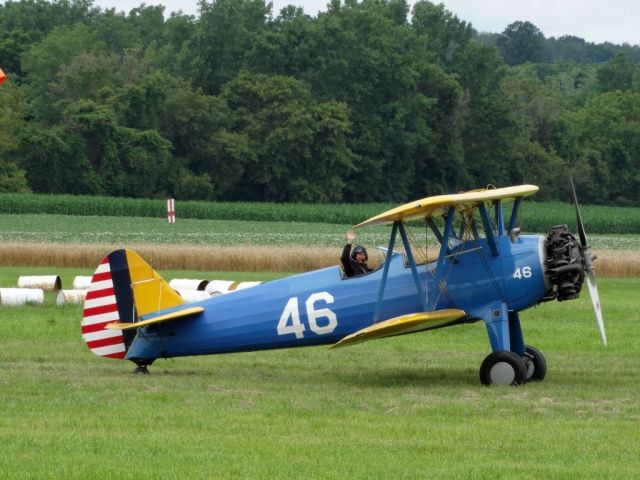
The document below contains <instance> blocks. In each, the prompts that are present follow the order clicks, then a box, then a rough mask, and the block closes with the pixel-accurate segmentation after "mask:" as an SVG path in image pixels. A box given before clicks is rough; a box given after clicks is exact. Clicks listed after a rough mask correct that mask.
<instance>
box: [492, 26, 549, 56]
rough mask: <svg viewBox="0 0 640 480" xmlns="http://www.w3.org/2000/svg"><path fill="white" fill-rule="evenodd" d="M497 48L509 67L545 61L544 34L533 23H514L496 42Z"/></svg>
mask: <svg viewBox="0 0 640 480" xmlns="http://www.w3.org/2000/svg"><path fill="white" fill-rule="evenodd" d="M496 47H498V51H499V52H500V53H501V55H502V57H503V58H504V61H505V62H507V63H508V64H509V65H520V64H522V63H526V62H533V63H536V62H542V61H544V60H545V41H544V34H543V33H542V32H541V31H540V29H539V28H538V27H536V26H535V25H534V24H533V23H531V22H514V23H512V24H510V25H508V26H507V28H506V29H505V30H504V32H502V34H501V35H500V37H498V39H497V40H496Z"/></svg>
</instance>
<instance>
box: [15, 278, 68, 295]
mask: <svg viewBox="0 0 640 480" xmlns="http://www.w3.org/2000/svg"><path fill="white" fill-rule="evenodd" d="M18 287H19V288H41V289H42V290H44V291H46V292H57V291H59V290H61V289H62V281H61V280H60V275H30V276H22V277H19V278H18Z"/></svg>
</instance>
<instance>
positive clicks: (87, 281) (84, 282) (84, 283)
mask: <svg viewBox="0 0 640 480" xmlns="http://www.w3.org/2000/svg"><path fill="white" fill-rule="evenodd" d="M92 278H93V277H85V276H83V275H77V276H76V277H75V278H74V279H73V289H74V290H87V289H88V288H89V285H91V279H92Z"/></svg>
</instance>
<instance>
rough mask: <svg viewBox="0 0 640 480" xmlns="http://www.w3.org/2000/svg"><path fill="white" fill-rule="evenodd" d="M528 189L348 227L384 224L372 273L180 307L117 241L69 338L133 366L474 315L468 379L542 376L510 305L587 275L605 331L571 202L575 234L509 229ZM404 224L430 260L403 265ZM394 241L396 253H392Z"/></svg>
mask: <svg viewBox="0 0 640 480" xmlns="http://www.w3.org/2000/svg"><path fill="white" fill-rule="evenodd" d="M537 190H538V187H536V186H533V185H520V186H514V187H507V188H498V189H486V190H475V191H470V192H465V193H458V194H452V195H440V196H436V197H429V198H425V199H422V200H418V201H415V202H412V203H409V204H406V205H402V206H400V207H397V208H394V209H392V210H389V211H387V212H384V213H382V214H380V215H378V216H376V217H373V218H371V219H369V220H367V221H365V222H363V223H361V224H360V225H357V226H356V227H366V226H372V225H383V224H388V225H391V234H390V239H389V245H388V249H387V252H391V253H390V254H388V255H386V259H385V261H384V263H383V265H382V266H381V267H380V268H378V269H376V270H374V271H373V272H371V273H368V274H366V275H361V276H357V277H351V278H346V277H345V276H344V275H343V273H342V271H341V269H340V267H338V266H333V267H329V268H324V269H320V270H315V271H312V272H307V273H303V274H299V275H293V276H290V277H287V278H283V279H280V280H274V281H271V282H267V283H263V284H261V285H258V286H255V287H252V288H249V289H245V290H240V291H237V292H233V293H231V294H228V295H223V296H218V297H214V298H210V299H207V300H203V301H200V302H196V303H191V304H185V303H184V301H183V300H182V298H181V297H180V296H179V295H178V294H177V293H176V292H175V291H173V290H172V289H171V287H169V285H168V284H167V283H166V282H165V281H164V280H163V279H162V278H161V277H160V276H159V275H158V274H157V273H156V272H155V271H154V270H153V269H152V268H151V267H150V266H149V265H148V264H147V263H146V262H145V261H144V260H143V259H142V258H141V257H140V256H139V255H138V254H136V253H135V252H133V251H131V250H126V249H123V250H116V251H114V252H112V253H111V254H109V255H108V256H107V257H106V258H105V259H104V260H103V261H102V263H101V264H100V265H99V266H98V268H97V270H96V272H95V274H94V276H93V279H92V284H91V285H90V288H89V291H88V294H87V299H86V302H85V309H84V316H83V319H82V324H81V328H82V336H83V338H84V340H85V341H86V343H87V345H88V346H89V348H90V349H91V350H92V351H93V352H94V353H95V354H97V355H101V356H105V357H111V358H119V359H128V360H131V361H133V362H134V363H136V364H137V369H136V370H137V371H142V372H146V371H147V366H148V365H151V364H152V363H153V362H154V361H155V360H156V359H157V358H169V357H180V356H188V355H208V354H219V353H227V352H241V351H253V350H265V349H274V348H288V347H301V346H312V345H321V344H332V345H333V347H343V346H347V345H354V344H357V343H359V342H363V341H366V340H372V339H376V338H383V337H389V336H394V335H402V334H407V333H414V332H421V331H424V330H430V329H434V328H440V327H444V326H448V325H454V324H460V323H473V322H477V321H483V322H484V323H485V325H486V329H487V333H488V337H489V341H490V345H491V350H492V351H491V353H490V354H489V355H488V356H487V357H486V358H485V360H484V361H483V362H482V365H481V367H480V380H481V382H482V383H484V384H487V385H489V384H514V385H515V384H521V383H524V382H526V381H531V380H542V379H543V378H544V376H545V373H546V362H545V359H544V357H543V355H542V353H540V351H539V350H537V349H536V348H534V347H531V346H528V345H526V344H525V342H524V337H523V334H522V328H521V325H520V317H519V312H520V311H522V310H525V309H527V308H529V307H532V306H534V305H537V304H539V303H541V302H544V301H549V300H552V299H554V298H555V299H558V300H569V299H573V298H577V297H578V295H579V293H580V289H581V286H582V283H583V280H584V278H585V276H586V277H587V281H588V284H589V288H590V292H591V295H592V300H593V303H594V308H595V310H596V317H597V319H598V323H599V325H600V329H601V334H602V338H603V341H604V342H606V338H605V335H604V326H603V324H602V314H601V311H600V304H599V300H598V293H597V287H596V283H595V273H594V269H593V258H594V256H593V255H592V254H591V253H590V251H589V246H588V245H587V241H586V236H585V234H584V227H583V225H582V221H581V219H580V214H579V211H578V207H577V203H576V211H577V218H578V229H579V236H580V241H579V242H578V240H577V239H576V238H575V237H574V236H573V235H572V234H571V233H570V232H569V231H568V229H567V227H566V226H564V225H563V226H557V227H554V228H553V229H552V230H551V232H550V233H549V234H548V235H547V236H546V237H545V236H540V235H520V233H519V227H518V224H517V222H518V216H519V211H520V206H521V203H522V200H523V198H524V197H526V196H529V195H532V194H534V193H535V192H537ZM574 196H575V193H574ZM507 204H509V205H510V212H509V211H506V209H505V205H507ZM507 216H508V217H509V218H508V219H506V218H505V217H507ZM407 222H413V223H415V222H422V223H424V224H425V225H426V226H427V227H428V228H429V229H430V230H431V231H432V232H433V234H434V235H435V237H436V238H437V240H438V242H439V244H440V250H439V254H438V256H437V258H435V259H433V260H432V261H425V262H423V263H418V262H416V259H415V257H414V253H413V249H412V246H411V244H410V242H409V239H408V235H407V228H408V227H407ZM398 239H399V242H398ZM397 243H401V245H402V246H403V247H404V254H401V253H397V252H395V251H394V247H395V246H396V244H397Z"/></svg>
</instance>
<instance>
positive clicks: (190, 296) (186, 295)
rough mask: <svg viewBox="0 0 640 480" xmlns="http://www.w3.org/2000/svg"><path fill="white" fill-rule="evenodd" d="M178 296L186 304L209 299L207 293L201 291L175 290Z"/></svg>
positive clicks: (209, 296)
mask: <svg viewBox="0 0 640 480" xmlns="http://www.w3.org/2000/svg"><path fill="white" fill-rule="evenodd" d="M176 292H178V295H180V296H181V297H182V299H183V300H184V301H185V302H187V303H193V302H199V301H200V300H205V299H207V298H211V295H209V293H208V292H203V291H202V290H183V289H178V290H176Z"/></svg>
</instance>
